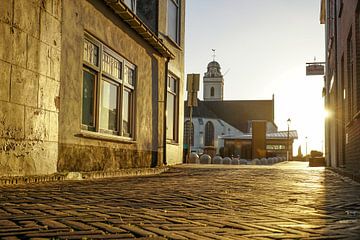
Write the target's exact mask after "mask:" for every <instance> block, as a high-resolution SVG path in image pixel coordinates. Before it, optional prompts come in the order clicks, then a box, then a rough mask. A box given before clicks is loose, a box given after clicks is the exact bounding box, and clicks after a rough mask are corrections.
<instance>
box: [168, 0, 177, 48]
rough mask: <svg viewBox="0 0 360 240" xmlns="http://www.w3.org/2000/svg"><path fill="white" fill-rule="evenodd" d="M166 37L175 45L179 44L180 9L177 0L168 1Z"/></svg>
mask: <svg viewBox="0 0 360 240" xmlns="http://www.w3.org/2000/svg"><path fill="white" fill-rule="evenodd" d="M167 15H168V19H167V25H168V26H167V32H168V36H169V37H170V38H171V39H172V40H173V41H174V42H176V43H177V44H180V36H179V35H180V8H179V0H168V12H167Z"/></svg>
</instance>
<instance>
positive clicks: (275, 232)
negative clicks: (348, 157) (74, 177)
mask: <svg viewBox="0 0 360 240" xmlns="http://www.w3.org/2000/svg"><path fill="white" fill-rule="evenodd" d="M0 191H1V194H0V238H2V239H48V238H53V239H81V238H87V239H133V238H145V239H169V238H170V239H248V238H249V239H293V238H294V239H304V238H306V239H329V238H334V239H342V238H344V239H360V184H358V183H355V182H353V181H351V180H349V179H346V178H343V177H341V176H339V175H337V174H335V173H333V172H331V171H330V170H325V169H324V168H309V167H307V163H299V162H289V163H280V164H277V165H274V166H215V165H188V166H179V167H173V168H170V170H169V171H167V172H165V173H163V174H160V175H155V176H146V177H128V178H125V177H124V178H108V179H101V180H87V181H68V182H55V183H54V182H53V183H39V184H29V185H21V186H20V185H19V186H3V187H0Z"/></svg>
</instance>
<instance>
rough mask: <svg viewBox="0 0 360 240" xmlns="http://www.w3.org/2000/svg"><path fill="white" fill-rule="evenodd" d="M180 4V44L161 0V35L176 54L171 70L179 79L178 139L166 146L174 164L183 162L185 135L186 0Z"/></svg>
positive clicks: (168, 155) (171, 62)
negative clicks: (170, 31) (169, 31)
mask: <svg viewBox="0 0 360 240" xmlns="http://www.w3.org/2000/svg"><path fill="white" fill-rule="evenodd" d="M179 2H180V4H179V6H180V15H181V17H180V23H179V27H180V41H179V44H177V43H175V42H173V41H172V40H171V39H170V37H168V36H167V35H168V34H167V16H168V14H167V7H168V3H167V0H159V27H158V30H159V36H160V37H161V38H162V39H163V41H164V43H165V45H166V46H167V47H168V48H169V49H170V50H171V52H172V53H174V55H175V59H173V60H171V61H170V62H169V72H170V73H171V74H173V75H175V76H176V77H177V78H178V79H179V80H180V81H179V94H178V101H179V102H178V107H179V109H178V114H179V115H178V116H179V119H178V121H179V122H178V139H177V141H176V142H169V141H168V143H167V146H166V153H167V154H166V155H167V157H166V158H167V159H166V161H167V164H169V165H174V164H179V163H182V159H183V157H182V155H183V135H184V104H183V103H184V88H185V87H184V84H185V75H184V49H185V0H181V1H179Z"/></svg>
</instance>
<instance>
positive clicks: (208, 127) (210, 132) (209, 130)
mask: <svg viewBox="0 0 360 240" xmlns="http://www.w3.org/2000/svg"><path fill="white" fill-rule="evenodd" d="M205 146H214V125H213V124H212V122H210V121H209V122H207V123H206V124H205Z"/></svg>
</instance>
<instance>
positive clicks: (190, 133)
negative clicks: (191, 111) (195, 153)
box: [184, 120, 194, 146]
mask: <svg viewBox="0 0 360 240" xmlns="http://www.w3.org/2000/svg"><path fill="white" fill-rule="evenodd" d="M189 141H190V144H191V146H194V124H193V123H192V122H190V121H189V120H188V121H186V122H185V134H184V143H185V144H188V145H189Z"/></svg>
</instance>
